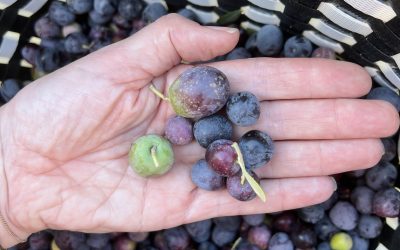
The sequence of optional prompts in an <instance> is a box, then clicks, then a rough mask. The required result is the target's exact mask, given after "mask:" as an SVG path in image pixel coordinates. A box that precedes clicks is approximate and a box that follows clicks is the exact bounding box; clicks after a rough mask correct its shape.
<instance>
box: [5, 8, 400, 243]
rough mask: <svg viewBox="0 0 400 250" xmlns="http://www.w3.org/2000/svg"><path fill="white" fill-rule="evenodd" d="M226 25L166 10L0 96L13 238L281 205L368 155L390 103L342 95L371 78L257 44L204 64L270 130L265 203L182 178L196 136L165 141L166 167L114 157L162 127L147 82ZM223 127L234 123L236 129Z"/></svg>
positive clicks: (365, 162)
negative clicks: (255, 54)
mask: <svg viewBox="0 0 400 250" xmlns="http://www.w3.org/2000/svg"><path fill="white" fill-rule="evenodd" d="M228 31H229V32H228ZM155 34H157V35H155ZM238 36H239V33H238V31H236V30H221V29H214V28H207V27H201V26H199V25H198V24H196V23H193V22H191V21H187V20H185V19H183V18H182V17H178V16H176V15H168V16H166V17H163V18H161V19H159V20H158V21H157V22H155V23H153V24H151V25H150V26H148V27H146V28H144V29H143V30H141V31H140V32H138V33H136V34H135V35H134V36H132V37H130V38H128V39H126V40H123V41H121V42H119V43H116V44H113V45H111V46H108V47H105V48H104V49H101V50H99V51H97V52H95V53H93V54H91V55H88V56H86V57H84V58H82V59H80V60H78V61H76V62H74V63H72V64H70V65H68V66H66V67H64V68H62V69H60V70H57V71H56V72H54V73H52V74H49V75H47V76H45V77H43V78H40V79H38V80H36V81H35V82H33V83H31V84H30V85H29V86H27V87H26V88H24V89H23V90H22V91H20V92H19V93H18V94H17V95H16V96H15V97H14V98H13V99H12V100H11V101H10V102H9V103H8V104H6V105H4V106H2V107H1V109H0V137H1V151H0V152H1V155H0V159H1V161H0V162H1V164H2V166H1V167H2V169H3V171H1V175H0V183H1V188H0V190H1V193H0V209H1V210H0V211H1V212H2V214H3V216H4V217H5V219H6V221H7V222H8V224H9V225H10V228H11V229H12V230H13V231H14V232H15V233H16V234H17V235H18V236H19V237H20V238H23V239H25V238H26V237H27V236H28V235H29V234H30V233H32V232H35V231H39V230H42V229H44V228H54V229H66V230H76V231H85V232H106V231H131V232H132V231H151V230H158V229H161V228H168V227H173V226H177V225H179V224H183V223H189V222H193V221H197V220H202V219H205V218H210V217H216V216H222V215H225V216H227V215H234V214H251V213H262V212H273V211H279V210H286V209H292V208H297V207H302V206H308V205H311V204H315V203H319V202H322V201H324V200H326V199H328V198H329V196H330V195H331V193H332V192H333V190H334V189H335V184H334V182H333V181H332V179H331V178H330V177H327V175H329V174H333V173H338V172H344V171H350V170H354V169H361V168H367V167H371V166H373V165H374V164H376V163H377V162H378V161H379V159H380V157H381V155H382V153H383V147H382V144H381V142H380V140H378V139H376V138H379V137H387V136H389V135H391V134H393V133H395V131H396V130H397V128H398V124H399V123H398V114H397V112H396V110H395V109H394V108H392V107H391V106H390V105H389V104H387V103H385V102H383V101H371V100H354V99H351V98H355V97H360V96H363V95H365V94H366V93H368V91H369V89H370V87H371V80H370V79H369V76H368V74H367V73H365V72H364V71H363V69H362V68H360V67H359V66H356V65H353V64H350V63H345V62H336V61H332V60H329V61H328V60H323V59H268V58H257V59H248V60H242V61H228V62H219V63H214V64H212V66H214V67H217V68H218V69H220V70H222V71H223V72H224V73H225V74H226V75H227V76H228V78H229V80H230V82H231V89H232V91H234V92H236V91H243V90H247V91H250V92H252V93H255V94H256V95H257V98H258V99H259V100H260V101H261V116H260V120H259V122H258V123H257V124H256V125H254V126H253V127H251V128H250V129H261V130H265V131H266V132H267V133H268V134H270V135H271V137H272V138H273V139H274V140H279V141H277V142H276V153H275V155H274V156H273V159H272V160H271V162H270V163H268V166H267V167H265V168H264V167H263V168H260V169H257V171H256V172H257V174H258V176H260V178H261V184H262V186H263V188H264V190H265V191H266V196H267V202H266V203H262V202H261V201H260V200H259V199H254V200H252V201H250V202H246V203H245V202H240V201H237V200H235V199H233V198H231V197H230V196H229V194H228V193H227V192H226V190H220V191H216V192H207V191H204V190H199V189H196V188H195V186H194V185H193V183H191V181H190V176H189V173H190V167H191V165H193V164H194V163H195V162H196V161H197V160H199V159H200V158H202V157H204V149H203V148H201V146H199V145H197V144H195V143H192V144H189V145H185V146H179V147H175V148H174V150H175V153H176V159H175V165H174V166H173V168H172V169H171V171H169V172H168V173H167V174H166V175H163V176H161V177H159V178H155V179H153V178H150V179H145V178H142V177H139V176H138V175H136V174H135V173H134V172H133V171H132V169H130V167H129V166H128V151H129V148H130V145H131V142H132V141H134V139H135V138H138V137H139V136H141V135H144V134H148V133H157V134H163V130H164V126H165V122H166V120H167V118H168V117H169V116H171V115H173V111H172V109H171V108H170V106H169V104H168V103H167V102H164V101H161V100H160V99H159V98H158V97H156V96H155V95H154V94H153V93H152V92H150V91H149V89H148V85H149V83H150V82H153V83H154V84H155V86H156V87H157V88H158V89H160V90H162V91H164V93H165V90H166V89H167V87H168V84H170V83H171V82H173V80H174V79H175V78H176V77H177V76H178V75H179V74H180V73H181V72H183V70H184V69H186V68H187V67H190V66H189V65H181V64H180V62H181V61H182V60H184V61H187V62H197V61H205V60H209V59H211V58H213V57H215V56H218V55H222V54H226V53H228V52H229V51H230V50H231V49H233V48H234V46H235V44H236V42H237V41H238ZM243 83H246V84H243ZM314 98H315V99H314ZM320 98H325V99H320ZM340 98H348V99H340ZM278 99H279V100H278ZM299 99H304V100H299ZM266 106H268V107H266ZM376 114H379V119H376V118H375V117H374V115H376ZM235 129H236V131H235V133H236V137H237V136H238V135H240V134H243V133H244V130H243V129H239V128H235ZM246 129H247V128H246ZM320 139H328V140H323V141H321V140H320ZM306 140H307V141H306ZM289 177H296V178H289ZM0 230H3V229H0ZM0 232H2V231H0ZM3 235H5V234H3ZM2 241H3V242H2V243H3V245H4V246H10V245H12V244H15V243H16V241H15V240H13V239H6V238H2Z"/></svg>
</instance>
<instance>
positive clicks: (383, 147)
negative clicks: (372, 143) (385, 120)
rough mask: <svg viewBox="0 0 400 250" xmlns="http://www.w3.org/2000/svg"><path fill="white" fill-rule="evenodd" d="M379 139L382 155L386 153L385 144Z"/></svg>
mask: <svg viewBox="0 0 400 250" xmlns="http://www.w3.org/2000/svg"><path fill="white" fill-rule="evenodd" d="M380 141H381V152H382V155H384V154H385V153H386V149H385V144H383V140H382V139H380Z"/></svg>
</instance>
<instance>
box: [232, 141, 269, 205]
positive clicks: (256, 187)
mask: <svg viewBox="0 0 400 250" xmlns="http://www.w3.org/2000/svg"><path fill="white" fill-rule="evenodd" d="M232 147H233V149H234V150H235V152H236V154H237V160H236V162H237V164H239V166H240V169H241V170H242V177H241V184H242V185H243V184H244V180H245V179H246V180H247V182H248V183H249V184H250V186H251V188H252V189H253V190H254V192H255V193H256V194H257V196H258V197H259V198H260V199H261V200H262V201H263V202H265V200H266V197H265V193H264V190H263V189H262V188H261V186H260V184H258V183H257V181H256V180H254V178H253V177H252V176H251V175H250V174H249V173H248V172H247V170H246V167H245V164H244V160H243V154H242V152H241V151H240V148H239V145H238V144H237V142H234V143H233V144H232Z"/></svg>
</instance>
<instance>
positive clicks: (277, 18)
mask: <svg viewBox="0 0 400 250" xmlns="http://www.w3.org/2000/svg"><path fill="white" fill-rule="evenodd" d="M146 1H147V2H154V1H157V0H146ZM166 2H167V3H168V4H170V5H173V6H177V7H186V8H188V9H191V10H193V11H195V12H196V14H197V15H198V16H199V18H200V22H201V23H204V24H206V23H212V22H215V21H217V20H218V19H219V18H220V17H221V16H222V15H224V14H226V13H228V12H231V11H235V10H236V11H237V10H239V9H240V10H241V17H240V24H241V27H243V28H246V29H252V30H258V29H259V28H260V27H261V26H262V25H264V24H276V25H279V26H280V27H281V28H282V29H283V30H284V31H285V32H286V33H289V34H303V35H304V36H305V37H307V38H308V39H310V40H311V41H312V42H313V43H315V44H317V45H319V46H323V47H329V48H332V49H333V50H335V51H336V53H337V54H338V55H339V56H340V57H342V58H343V59H345V60H347V61H351V62H355V63H357V64H359V65H361V66H364V67H365V68H366V69H367V71H368V72H369V73H370V75H371V77H372V78H373V80H374V82H375V83H377V84H379V85H382V86H386V87H389V88H390V89H392V90H394V91H396V92H398V89H400V71H399V66H400V17H399V16H397V15H400V1H399V0H392V1H390V0H389V1H381V0H344V1H340V0H339V1H335V0H331V1H320V0H167V1H166ZM48 5H49V1H48V0H0V37H1V40H0V81H3V80H4V79H7V78H17V79H20V80H31V79H32V76H31V68H32V67H31V65H29V63H27V62H26V61H25V60H23V59H22V58H21V55H20V53H19V51H20V49H21V48H22V47H23V46H24V45H25V44H27V43H39V42H40V39H39V38H38V37H36V36H35V34H34V31H33V23H34V22H35V20H36V19H37V18H39V17H40V16H42V15H43V14H44V13H45V12H46V11H47V7H48ZM396 165H398V164H396ZM399 186H400V179H398V180H397V187H399ZM371 243H372V244H371V247H370V249H371V250H372V249H379V250H382V249H390V250H399V249H400V227H399V218H394V219H386V223H385V226H384V229H383V231H382V234H381V235H380V237H379V238H378V239H377V240H375V241H372V242H371Z"/></svg>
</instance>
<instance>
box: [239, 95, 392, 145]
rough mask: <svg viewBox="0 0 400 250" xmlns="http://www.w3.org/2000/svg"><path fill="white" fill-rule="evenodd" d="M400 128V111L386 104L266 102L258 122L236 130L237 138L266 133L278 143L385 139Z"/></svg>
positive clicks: (337, 101)
mask: <svg viewBox="0 0 400 250" xmlns="http://www.w3.org/2000/svg"><path fill="white" fill-rule="evenodd" d="M398 126H399V116H398V113H397V110H395V108H394V107H393V106H392V105H391V104H389V103H387V102H384V101H377V100H360V99H319V100H281V101H264V102H262V103H261V114H260V118H259V120H258V121H257V123H256V124H255V125H253V126H251V127H235V137H236V138H235V139H237V138H239V137H240V136H241V135H243V134H244V133H245V132H246V131H249V130H252V129H258V130H261V131H264V132H266V133H268V134H269V135H270V136H271V137H272V139H274V140H311V139H316V140H318V139H356V138H382V137H388V136H391V135H392V134H394V133H395V132H396V131H397V128H398Z"/></svg>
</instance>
